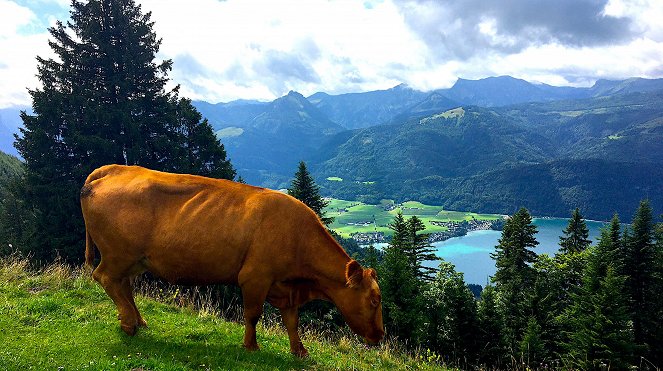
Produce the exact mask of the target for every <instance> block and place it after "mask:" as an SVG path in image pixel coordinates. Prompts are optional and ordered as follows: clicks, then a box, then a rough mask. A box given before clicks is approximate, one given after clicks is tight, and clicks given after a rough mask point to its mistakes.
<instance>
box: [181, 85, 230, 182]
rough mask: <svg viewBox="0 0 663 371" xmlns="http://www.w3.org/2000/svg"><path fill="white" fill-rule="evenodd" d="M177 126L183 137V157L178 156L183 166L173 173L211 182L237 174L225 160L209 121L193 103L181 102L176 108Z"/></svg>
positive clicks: (223, 149)
mask: <svg viewBox="0 0 663 371" xmlns="http://www.w3.org/2000/svg"><path fill="white" fill-rule="evenodd" d="M175 107H176V111H175V115H176V118H177V121H176V122H177V126H176V127H175V130H176V132H177V133H178V134H180V136H181V139H180V141H181V143H182V146H181V147H180V148H179V149H180V150H181V152H182V153H181V154H180V155H178V156H177V158H178V159H180V162H181V165H179V166H178V167H177V168H175V169H174V170H176V171H178V172H180V173H190V174H198V175H202V176H206V177H211V178H220V179H233V178H234V177H235V170H234V169H233V167H232V165H231V164H230V160H228V159H226V150H225V148H224V147H223V144H220V143H219V140H218V139H217V137H216V135H215V134H214V131H213V130H212V126H211V125H210V124H209V122H208V121H207V119H204V120H203V118H202V115H201V114H200V112H198V110H196V108H195V107H194V106H193V105H192V104H191V100H190V99H186V98H181V99H180V100H179V101H177V102H176V104H175Z"/></svg>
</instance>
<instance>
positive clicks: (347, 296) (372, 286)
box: [339, 260, 384, 344]
mask: <svg viewBox="0 0 663 371" xmlns="http://www.w3.org/2000/svg"><path fill="white" fill-rule="evenodd" d="M345 278H346V280H347V289H346V290H344V298H343V299H344V300H343V304H344V305H343V306H342V307H339V309H340V310H341V312H342V313H343V317H345V321H346V322H347V323H348V325H349V326H350V328H351V329H352V331H354V332H355V333H357V334H359V335H360V336H363V337H364V339H366V341H367V342H368V343H370V344H375V343H377V342H379V341H380V340H382V337H384V324H383V323H382V296H381V294H380V287H379V286H378V281H377V274H376V273H375V269H372V268H368V269H364V268H362V267H361V265H359V263H357V261H356V260H350V261H349V262H348V264H347V265H346V267H345Z"/></svg>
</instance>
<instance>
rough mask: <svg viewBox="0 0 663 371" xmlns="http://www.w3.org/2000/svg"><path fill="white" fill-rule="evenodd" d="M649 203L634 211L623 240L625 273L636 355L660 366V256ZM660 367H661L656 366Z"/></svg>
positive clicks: (647, 201)
mask: <svg viewBox="0 0 663 371" xmlns="http://www.w3.org/2000/svg"><path fill="white" fill-rule="evenodd" d="M654 227H655V225H654V220H653V215H652V208H651V205H650V204H649V200H643V201H641V202H640V205H639V207H638V209H637V211H636V212H635V215H634V217H633V222H632V223H631V228H630V233H629V234H628V236H626V237H625V238H624V244H623V247H624V250H625V254H624V255H625V258H624V267H623V268H624V270H623V272H624V274H625V275H626V277H627V278H626V284H627V288H628V292H629V294H630V303H631V316H632V320H633V335H634V341H635V344H636V346H637V349H636V354H637V355H639V356H642V357H645V358H646V359H647V360H649V361H650V362H656V363H660V362H661V361H663V355H661V354H660V353H658V352H656V350H658V349H661V345H660V344H661V343H663V338H661V335H663V334H662V332H663V330H662V327H663V324H662V323H661V320H660V317H659V315H660V314H661V312H662V311H661V308H660V299H659V296H660V294H661V291H660V290H662V289H663V284H662V283H661V280H662V279H663V277H661V276H660V265H661V261H660V256H661V253H660V252H659V251H657V244H656V243H655V240H654V238H655V229H654ZM658 366H660V364H659V365H658Z"/></svg>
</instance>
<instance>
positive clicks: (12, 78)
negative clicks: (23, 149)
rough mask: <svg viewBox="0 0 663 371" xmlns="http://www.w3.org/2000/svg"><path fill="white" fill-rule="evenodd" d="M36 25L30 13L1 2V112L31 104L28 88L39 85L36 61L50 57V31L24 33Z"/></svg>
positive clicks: (24, 8) (17, 6)
mask: <svg viewBox="0 0 663 371" xmlns="http://www.w3.org/2000/svg"><path fill="white" fill-rule="evenodd" d="M35 21H36V16H35V14H34V12H33V11H31V10H30V9H28V8H26V7H23V6H19V5H17V4H16V3H14V2H11V1H7V0H0V50H2V54H1V55H0V84H1V85H0V108H4V107H9V106H15V105H24V104H29V102H30V100H29V95H28V91H27V88H28V87H29V88H35V87H36V86H37V82H38V81H37V78H36V77H35V75H36V73H37V62H36V60H35V57H36V56H37V55H38V54H40V55H42V56H47V55H50V50H49V48H48V44H47V40H48V37H47V34H46V30H44V33H40V34H33V35H26V34H23V33H22V32H21V28H22V27H26V26H28V25H30V24H31V23H32V22H35Z"/></svg>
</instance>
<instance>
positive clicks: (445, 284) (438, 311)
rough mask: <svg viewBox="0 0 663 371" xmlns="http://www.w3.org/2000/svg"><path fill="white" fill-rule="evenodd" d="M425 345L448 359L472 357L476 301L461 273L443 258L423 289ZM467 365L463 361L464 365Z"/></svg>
mask: <svg viewBox="0 0 663 371" xmlns="http://www.w3.org/2000/svg"><path fill="white" fill-rule="evenodd" d="M425 303H426V321H425V323H426V328H425V333H426V335H425V341H426V345H427V346H428V347H429V348H430V349H433V350H435V351H436V352H438V353H439V354H442V355H444V357H445V360H446V361H447V362H448V363H455V362H459V361H460V360H468V361H471V362H474V361H475V355H476V351H477V349H476V345H477V342H476V340H477V339H476V333H477V330H478V327H477V326H478V320H477V305H476V301H475V299H474V295H473V294H472V292H471V291H470V290H469V289H468V287H467V286H466V285H465V282H464V280H463V274H462V273H459V272H456V270H455V268H454V266H453V264H451V263H448V262H444V261H442V262H441V263H440V267H439V270H438V272H437V276H436V277H435V279H434V280H433V282H432V283H431V284H430V285H429V287H428V289H427V290H426V292H425ZM464 366H466V365H464Z"/></svg>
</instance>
